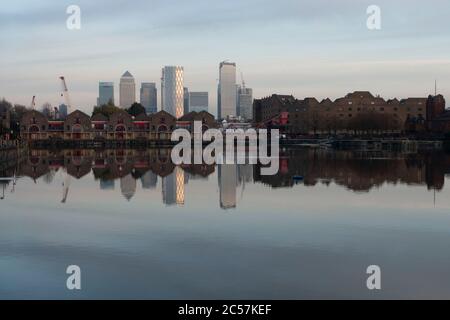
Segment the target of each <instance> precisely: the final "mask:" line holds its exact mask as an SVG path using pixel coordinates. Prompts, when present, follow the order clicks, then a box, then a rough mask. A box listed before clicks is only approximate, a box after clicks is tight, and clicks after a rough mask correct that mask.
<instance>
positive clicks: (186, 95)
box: [183, 87, 189, 114]
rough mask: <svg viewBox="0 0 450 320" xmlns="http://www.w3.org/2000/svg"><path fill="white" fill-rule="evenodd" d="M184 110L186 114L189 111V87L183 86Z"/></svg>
mask: <svg viewBox="0 0 450 320" xmlns="http://www.w3.org/2000/svg"><path fill="white" fill-rule="evenodd" d="M183 101H184V102H183V110H184V111H183V112H184V114H186V113H189V88H186V87H184V88H183Z"/></svg>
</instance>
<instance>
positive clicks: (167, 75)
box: [161, 66, 184, 118]
mask: <svg viewBox="0 0 450 320" xmlns="http://www.w3.org/2000/svg"><path fill="white" fill-rule="evenodd" d="M161 107H162V110H164V111H166V112H168V113H170V114H171V115H172V116H174V117H176V118H179V117H181V116H182V115H183V114H184V89H183V67H175V66H166V67H164V68H163V69H162V77H161Z"/></svg>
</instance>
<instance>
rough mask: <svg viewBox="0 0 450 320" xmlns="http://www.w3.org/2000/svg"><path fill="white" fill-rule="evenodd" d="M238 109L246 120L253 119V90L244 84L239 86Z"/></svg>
mask: <svg viewBox="0 0 450 320" xmlns="http://www.w3.org/2000/svg"><path fill="white" fill-rule="evenodd" d="M237 98H238V102H237V104H238V109H239V116H241V117H242V118H244V119H245V120H252V119H253V90H252V89H250V88H246V87H244V86H239V87H238V93H237Z"/></svg>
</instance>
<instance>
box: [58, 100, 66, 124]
mask: <svg viewBox="0 0 450 320" xmlns="http://www.w3.org/2000/svg"><path fill="white" fill-rule="evenodd" d="M58 113H59V119H61V120H64V119H66V117H67V105H65V104H64V103H61V104H60V105H59V107H58Z"/></svg>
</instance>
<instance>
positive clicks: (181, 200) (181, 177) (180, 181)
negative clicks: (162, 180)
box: [175, 167, 184, 204]
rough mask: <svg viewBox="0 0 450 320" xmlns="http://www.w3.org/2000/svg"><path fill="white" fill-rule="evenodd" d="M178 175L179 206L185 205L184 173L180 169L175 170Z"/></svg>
mask: <svg viewBox="0 0 450 320" xmlns="http://www.w3.org/2000/svg"><path fill="white" fill-rule="evenodd" d="M175 175H176V188H177V190H176V192H177V198H176V200H177V204H184V171H183V169H181V168H180V167H176V168H175Z"/></svg>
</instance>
